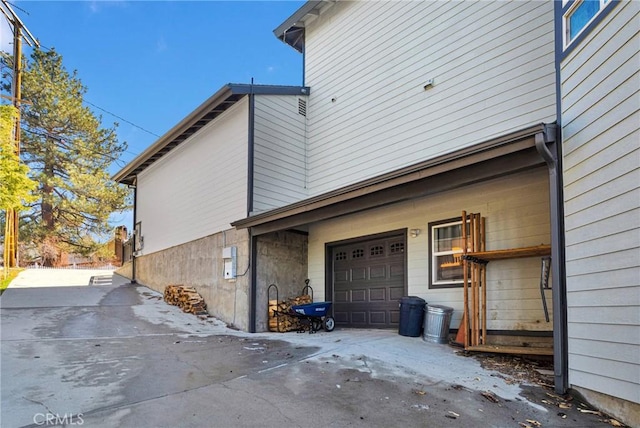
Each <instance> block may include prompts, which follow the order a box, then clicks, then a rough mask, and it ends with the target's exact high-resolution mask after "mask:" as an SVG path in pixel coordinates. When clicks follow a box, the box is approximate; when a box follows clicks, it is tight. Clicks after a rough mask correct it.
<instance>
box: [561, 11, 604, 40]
mask: <svg viewBox="0 0 640 428" xmlns="http://www.w3.org/2000/svg"><path fill="white" fill-rule="evenodd" d="M609 3H611V2H610V0H575V1H568V2H567V1H566V0H565V4H569V5H570V6H569V7H568V9H567V11H566V12H565V13H564V14H563V27H564V46H565V47H567V46H569V45H570V44H571V42H573V41H574V40H575V39H576V38H577V37H578V35H580V34H581V33H582V31H583V30H584V29H585V28H586V27H587V26H588V25H589V24H590V23H591V22H592V21H593V20H594V19H596V17H597V16H598V15H599V14H600V12H602V10H603V9H604V8H605V6H607V5H608V4H609Z"/></svg>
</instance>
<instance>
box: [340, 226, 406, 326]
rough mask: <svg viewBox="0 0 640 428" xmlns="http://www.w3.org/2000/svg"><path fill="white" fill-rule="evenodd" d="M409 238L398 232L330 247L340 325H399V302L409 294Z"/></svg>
mask: <svg viewBox="0 0 640 428" xmlns="http://www.w3.org/2000/svg"><path fill="white" fill-rule="evenodd" d="M405 236H406V235H405V233H404V232H403V233H402V234H397V233H396V234H393V235H389V236H386V237H381V236H377V237H376V238H371V239H366V238H363V240H362V241H359V242H350V243H345V244H337V245H336V246H334V247H330V251H329V254H330V256H331V261H332V262H331V263H332V267H331V270H332V274H333V275H332V277H333V284H332V286H333V313H334V318H335V320H336V325H339V326H342V327H359V328H393V327H397V326H398V321H399V310H398V309H399V308H398V300H399V299H400V298H401V297H402V296H404V295H405V258H406V249H405V247H406V242H405V241H406V239H405Z"/></svg>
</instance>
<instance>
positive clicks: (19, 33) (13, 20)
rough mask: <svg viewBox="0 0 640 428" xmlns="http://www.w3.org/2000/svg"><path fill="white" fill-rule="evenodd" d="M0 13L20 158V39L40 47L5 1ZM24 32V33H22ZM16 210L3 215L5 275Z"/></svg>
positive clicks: (13, 248)
mask: <svg viewBox="0 0 640 428" xmlns="http://www.w3.org/2000/svg"><path fill="white" fill-rule="evenodd" d="M0 11H2V14H3V15H4V16H5V17H6V18H7V21H9V25H11V26H12V27H13V80H12V84H11V89H12V97H13V105H14V106H15V107H16V111H17V114H16V121H15V124H14V127H13V135H14V141H15V150H16V155H18V158H19V157H20V103H21V101H22V99H21V97H22V39H23V38H24V40H25V41H26V42H27V44H28V45H29V46H34V45H35V46H36V47H40V43H38V40H36V38H35V37H33V35H32V34H31V32H29V30H28V29H27V27H26V26H25V25H24V24H23V23H22V21H21V20H20V18H18V15H16V13H15V12H14V11H13V9H12V8H11V6H10V5H9V2H8V1H7V0H2V3H1V7H0ZM23 30H24V33H23ZM19 220H20V219H19V215H18V210H15V209H13V208H7V210H6V215H5V229H4V231H5V234H4V268H5V274H6V272H7V269H8V268H11V267H16V266H18V230H19V226H20V224H19Z"/></svg>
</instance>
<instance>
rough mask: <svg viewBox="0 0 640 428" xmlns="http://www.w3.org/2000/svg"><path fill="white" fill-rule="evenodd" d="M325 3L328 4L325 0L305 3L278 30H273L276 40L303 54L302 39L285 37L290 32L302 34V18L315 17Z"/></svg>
mask: <svg viewBox="0 0 640 428" xmlns="http://www.w3.org/2000/svg"><path fill="white" fill-rule="evenodd" d="M326 3H328V2H327V1H326V0H320V1H308V2H306V3H305V4H304V5H302V7H301V8H300V9H298V10H297V11H295V13H294V14H293V15H291V16H290V17H289V18H287V20H286V21H284V22H283V23H282V24H280V25H279V26H278V28H276V29H275V30H273V34H275V36H276V37H277V38H278V39H280V40H282V41H283V42H284V43H286V44H288V45H289V46H291V47H292V48H294V49H295V50H297V51H298V52H303V51H304V38H302V39H301V38H299V37H294V38H289V37H287V35H288V34H291V31H292V30H295V31H297V32H300V31H301V32H303V33H304V22H303V21H304V18H305V17H306V16H307V15H309V14H314V15H317V13H314V12H319V10H320V8H321V7H322V6H323V4H326Z"/></svg>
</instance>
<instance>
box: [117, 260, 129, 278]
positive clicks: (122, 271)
mask: <svg viewBox="0 0 640 428" xmlns="http://www.w3.org/2000/svg"><path fill="white" fill-rule="evenodd" d="M115 273H117V274H118V275H120V276H124V277H125V278H129V279H131V278H133V263H131V262H125V263H123V264H122V266H120V267H119V268H118V269H116V270H115Z"/></svg>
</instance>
